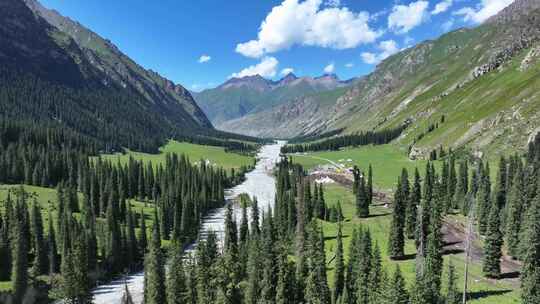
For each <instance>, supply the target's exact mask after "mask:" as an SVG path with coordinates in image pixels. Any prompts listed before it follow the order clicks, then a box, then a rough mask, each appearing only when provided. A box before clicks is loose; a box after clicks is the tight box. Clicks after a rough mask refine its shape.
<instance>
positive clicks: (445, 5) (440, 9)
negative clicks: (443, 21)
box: [431, 0, 454, 15]
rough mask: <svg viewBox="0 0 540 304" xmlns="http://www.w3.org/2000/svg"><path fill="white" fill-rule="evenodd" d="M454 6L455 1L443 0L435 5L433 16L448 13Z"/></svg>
mask: <svg viewBox="0 0 540 304" xmlns="http://www.w3.org/2000/svg"><path fill="white" fill-rule="evenodd" d="M452 4H454V1H453V0H442V1H441V2H439V3H437V4H436V5H435V8H434V9H433V10H432V11H431V14H432V15H438V14H441V13H444V12H446V11H447V10H448V9H449V8H450V7H451V6H452Z"/></svg>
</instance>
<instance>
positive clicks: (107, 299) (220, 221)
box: [92, 141, 285, 304]
mask: <svg viewBox="0 0 540 304" xmlns="http://www.w3.org/2000/svg"><path fill="white" fill-rule="evenodd" d="M284 144H285V142H282V141H280V142H278V143H277V144H271V145H266V146H263V147H262V148H261V150H260V151H259V153H258V154H257V158H258V161H257V164H256V165H255V169H253V170H252V171H251V172H249V173H247V174H246V180H245V181H244V182H243V183H241V184H239V185H237V186H236V187H234V188H232V189H228V190H227V191H226V192H225V198H226V199H227V200H228V201H229V200H231V199H233V198H235V197H237V196H238V195H240V194H242V193H247V194H248V195H249V196H250V197H254V196H255V197H257V201H258V203H259V211H260V212H259V213H261V214H262V213H263V212H266V211H267V210H268V207H272V206H273V205H274V199H275V195H276V185H275V180H274V177H273V176H272V175H271V172H272V169H273V168H274V166H275V164H276V163H277V162H278V161H279V154H280V149H281V147H282V146H283V145H284ZM225 212H226V208H225V207H223V208H218V209H216V210H214V211H213V212H211V213H210V214H208V215H207V216H206V217H204V218H203V223H202V226H201V230H200V234H201V236H202V237H204V236H206V234H207V233H208V232H209V231H214V232H216V233H217V234H218V238H219V239H222V235H223V230H224V227H225V225H224V222H225ZM234 214H235V216H236V218H237V219H238V220H240V216H241V209H240V208H238V207H237V206H235V208H234ZM194 246H195V244H193V245H191V246H190V248H189V249H188V250H192V248H194ZM124 282H125V283H126V284H127V287H128V289H129V292H130V294H131V296H132V298H133V301H134V302H135V304H140V303H142V301H143V290H144V272H139V273H136V274H132V275H129V276H126V277H123V278H121V279H119V280H116V281H112V282H109V283H107V284H103V285H99V286H98V287H96V288H95V289H94V290H93V291H92V294H93V296H94V300H93V302H94V303H95V304H119V303H120V302H121V299H122V296H123V294H124Z"/></svg>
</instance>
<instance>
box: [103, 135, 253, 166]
mask: <svg viewBox="0 0 540 304" xmlns="http://www.w3.org/2000/svg"><path fill="white" fill-rule="evenodd" d="M167 153H177V154H185V155H187V156H188V157H189V159H190V160H191V162H193V163H195V162H199V161H201V159H202V160H208V161H210V163H211V164H216V165H217V166H220V167H223V168H225V169H230V168H240V167H241V166H249V165H252V164H253V163H254V158H253V157H250V156H245V155H240V154H238V153H232V152H231V153H229V152H225V149H224V148H223V147H214V146H204V145H196V144H190V143H185V142H178V141H174V140H171V141H169V142H168V143H167V144H166V145H165V146H163V147H161V148H160V153H159V154H148V153H141V152H134V151H129V150H127V151H126V153H124V154H122V153H116V154H105V155H102V157H103V158H105V159H108V160H112V161H120V162H121V163H126V162H127V161H128V160H129V157H130V156H132V157H133V158H135V159H137V160H144V161H151V162H152V163H154V164H159V163H162V162H164V161H165V155H166V154H167Z"/></svg>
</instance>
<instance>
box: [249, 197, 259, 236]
mask: <svg viewBox="0 0 540 304" xmlns="http://www.w3.org/2000/svg"><path fill="white" fill-rule="evenodd" d="M251 233H252V234H255V235H258V234H259V233H260V229H259V203H258V202H257V198H256V197H254V198H253V202H252V203H251Z"/></svg>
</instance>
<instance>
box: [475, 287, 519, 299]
mask: <svg viewBox="0 0 540 304" xmlns="http://www.w3.org/2000/svg"><path fill="white" fill-rule="evenodd" d="M509 292H512V289H504V290H485V291H473V292H469V293H467V299H469V300H478V299H482V298H487V297H491V296H500V295H503V294H506V293H509Z"/></svg>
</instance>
